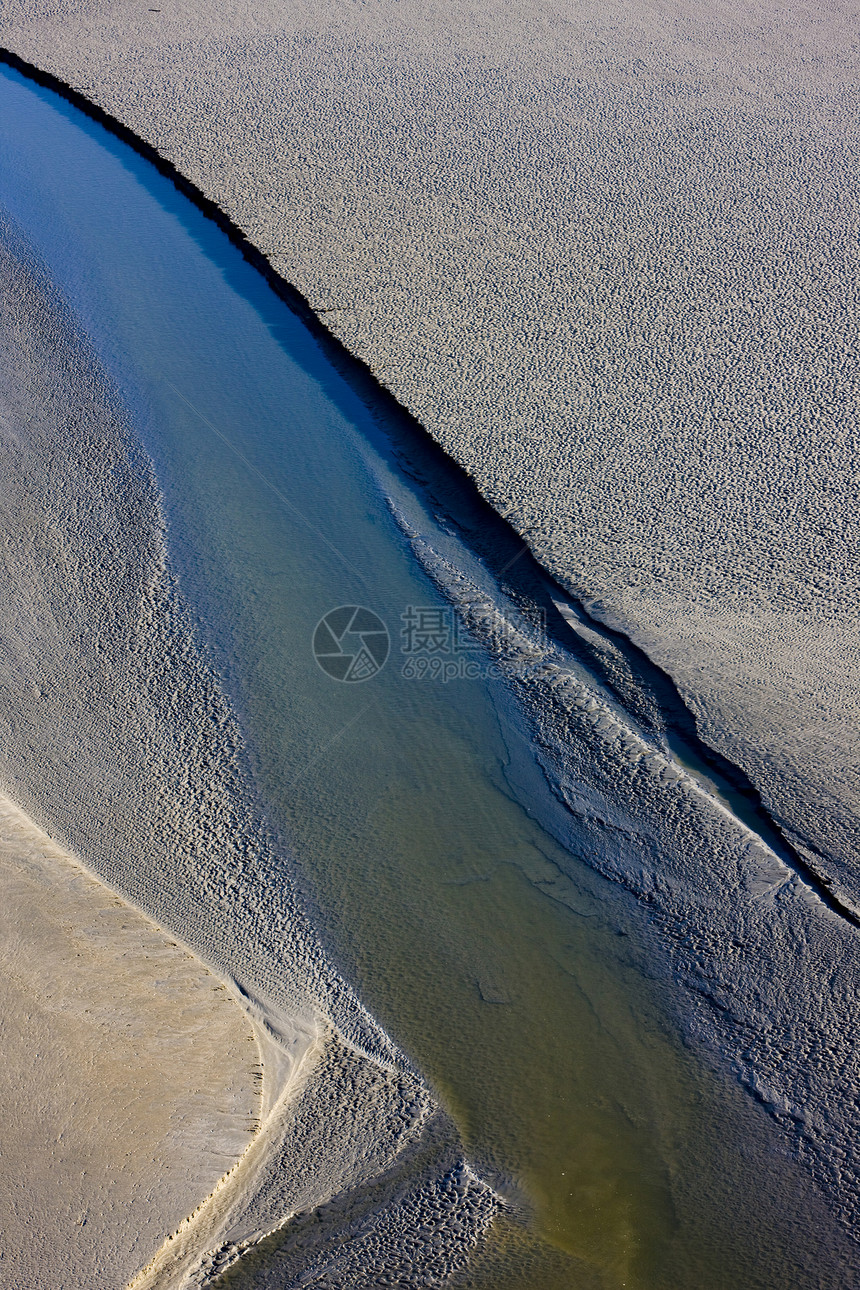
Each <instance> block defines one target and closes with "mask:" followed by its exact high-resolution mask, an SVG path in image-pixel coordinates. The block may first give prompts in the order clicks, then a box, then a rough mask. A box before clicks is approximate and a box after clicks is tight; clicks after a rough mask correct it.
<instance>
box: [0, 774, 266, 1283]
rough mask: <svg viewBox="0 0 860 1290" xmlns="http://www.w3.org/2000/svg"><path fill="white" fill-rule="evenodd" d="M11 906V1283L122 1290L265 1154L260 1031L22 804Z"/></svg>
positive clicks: (0, 1022) (11, 860)
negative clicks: (227, 1179)
mask: <svg viewBox="0 0 860 1290" xmlns="http://www.w3.org/2000/svg"><path fill="white" fill-rule="evenodd" d="M0 891H2V900H0V963H2V970H0V1028H2V1052H3V1061H2V1063H0V1104H2V1106H3V1133H2V1138H0V1153H2V1171H3V1177H4V1186H3V1188H2V1189H0V1231H2V1233H3V1238H2V1261H0V1284H2V1285H5V1286H10V1287H15V1290H37V1288H40V1287H44V1286H52V1287H56V1290H60V1288H61V1287H65V1286H68V1287H81V1286H85V1285H92V1286H95V1285H99V1286H104V1287H113V1286H117V1287H118V1286H122V1285H124V1284H125V1283H126V1282H127V1281H128V1280H129V1279H130V1278H131V1277H132V1276H133V1275H134V1274H135V1273H136V1272H137V1270H138V1269H139V1268H140V1266H141V1265H142V1264H143V1263H145V1262H146V1261H147V1260H148V1259H149V1258H150V1257H151V1256H152V1254H153V1253H154V1251H155V1250H156V1249H157V1248H158V1246H160V1244H161V1242H162V1240H163V1238H164V1236H165V1235H166V1234H167V1233H168V1232H170V1231H172V1230H173V1229H175V1228H176V1227H177V1226H178V1224H179V1223H180V1222H181V1221H182V1219H183V1218H185V1216H186V1215H187V1214H188V1213H189V1212H190V1211H191V1210H193V1209H194V1208H196V1206H197V1205H198V1204H199V1203H200V1201H201V1199H202V1198H203V1197H205V1196H207V1195H208V1194H209V1193H210V1192H211V1191H212V1190H213V1188H214V1187H215V1186H216V1184H217V1183H218V1180H219V1179H220V1178H221V1177H222V1175H223V1174H224V1173H225V1172H226V1171H228V1170H230V1169H232V1167H233V1166H234V1164H235V1162H236V1160H237V1159H238V1157H239V1156H241V1155H242V1153H243V1152H244V1151H245V1149H246V1147H247V1145H248V1143H249V1142H250V1141H251V1139H252V1137H253V1133H254V1129H255V1126H256V1123H257V1117H258V1115H259V1110H260V1082H259V1078H260V1077H259V1070H260V1053H259V1049H258V1045H257V1042H256V1040H255V1036H254V1032H253V1029H252V1027H251V1025H250V1023H249V1021H248V1019H247V1017H246V1016H245V1015H244V1014H243V1012H242V1011H241V1009H240V1008H239V1007H238V1005H237V1004H236V1002H235V1000H234V999H233V998H232V996H231V995H230V993H229V992H228V990H227V988H226V987H225V986H224V984H223V983H221V982H220V981H219V980H218V979H217V978H216V977H214V976H213V975H212V974H211V973H210V972H209V971H208V970H207V969H206V968H205V967H204V966H203V964H202V963H200V961H199V960H198V959H195V958H194V957H192V956H191V955H190V954H188V953H187V952H186V951H185V950H184V949H182V948H181V946H179V945H177V943H176V942H175V941H173V940H172V939H171V938H170V937H169V936H168V935H166V934H165V933H164V932H162V931H161V930H160V929H159V928H158V927H156V926H155V924H153V923H152V922H150V921H149V920H148V919H147V918H145V917H144V916H143V915H142V914H140V913H138V912H137V911H136V910H134V909H132V908H131V907H130V906H129V905H128V904H126V903H125V902H124V901H122V900H120V899H119V898H118V897H117V896H115V895H114V894H113V893H112V892H111V891H110V890H109V889H108V888H107V887H105V886H103V885H102V884H101V883H99V882H97V881H96V880H95V879H94V878H92V877H91V876H90V875H89V874H88V873H87V872H86V870H85V869H83V868H82V867H81V865H80V864H79V863H78V862H77V861H76V860H75V859H74V858H73V857H72V856H70V855H69V854H68V853H67V852H65V851H63V850H62V849H61V848H60V847H58V846H56V845H55V844H54V843H53V842H52V841H51V840H50V838H48V837H47V836H46V835H45V834H44V833H43V832H42V831H41V830H40V829H38V828H37V827H36V826H35V825H34V824H33V823H32V822H31V821H30V820H29V819H28V818H27V817H26V816H25V815H24V814H23V813H22V812H21V811H19V810H18V809H17V808H16V807H15V806H14V805H13V804H12V803H11V802H9V801H8V799H6V798H0Z"/></svg>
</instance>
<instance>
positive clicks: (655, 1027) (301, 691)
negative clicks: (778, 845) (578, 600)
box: [0, 73, 842, 1290]
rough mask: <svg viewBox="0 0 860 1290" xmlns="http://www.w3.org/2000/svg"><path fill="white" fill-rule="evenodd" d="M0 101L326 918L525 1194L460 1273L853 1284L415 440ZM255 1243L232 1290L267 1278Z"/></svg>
mask: <svg viewBox="0 0 860 1290" xmlns="http://www.w3.org/2000/svg"><path fill="white" fill-rule="evenodd" d="M0 106H2V116H0V120H2V126H0V160H2V178H0V203H2V205H3V206H4V207H5V209H6V210H7V211H8V212H9V214H10V215H11V217H12V218H13V219H14V220H15V221H16V223H17V224H18V226H19V227H20V228H21V229H23V230H24V232H25V233H26V236H27V237H28V239H29V240H30V241H31V243H32V244H33V246H34V247H35V249H36V251H37V253H38V254H39V256H40V257H41V258H42V260H43V261H44V262H45V264H46V265H47V266H48V269H49V272H50V274H51V277H52V279H53V281H54V282H55V284H56V286H57V288H58V290H59V291H60V292H61V293H62V295H63V296H64V297H65V298H66V300H68V301H69V302H70V304H71V306H72V308H73V309H74V311H75V313H76V314H77V316H78V317H79V318H80V320H81V322H82V325H83V327H84V329H85V331H86V332H87V334H88V335H89V337H90V338H91V340H92V342H93V344H94V346H95V348H96V350H97V352H98V354H99V356H100V358H101V360H102V362H103V364H104V365H105V367H106V368H107V370H108V371H109V372H110V374H111V376H112V378H113V379H114V381H115V382H116V383H117V385H118V387H119V388H120V390H121V392H122V394H123V397H124V399H125V401H126V403H127V405H128V407H129V408H130V410H131V413H132V416H133V418H134V424H135V427H136V430H137V433H138V434H139V435H140V438H141V441H142V443H143V444H144V446H145V448H146V450H147V452H148V453H149V454H150V455H151V457H152V459H153V462H154V463H155V470H156V476H157V479H158V483H159V486H160V488H161V490H162V493H163V497H164V508H165V513H166V517H167V522H168V543H169V549H170V555H171V560H172V562H173V567H174V569H175V571H176V573H177V575H178V578H179V583H180V587H181V589H182V591H183V593H184V595H185V597H186V599H187V601H188V602H189V603H190V605H191V607H192V609H193V611H194V613H195V615H196V619H197V627H198V632H199V636H200V639H201V641H203V642H205V644H206V646H207V647H208V649H209V650H210V652H211V655H212V658H213V659H214V660H215V663H216V666H217V669H218V671H219V672H220V675H221V676H222V678H223V681H224V685H225V688H226V691H227V693H228V695H229V696H230V698H231V700H232V702H233V704H234V707H235V709H236V711H237V713H238V716H239V721H240V725H241V727H242V730H243V733H244V735H245V738H246V740H247V744H248V756H249V761H250V764H251V767H252V770H253V774H254V777H255V780H256V784H257V786H258V788H259V791H260V794H261V797H262V800H263V802H264V804H265V806H266V809H267V811H268V814H269V817H270V819H271V821H272V823H273V825H274V826H275V827H276V828H277V829H278V830H279V831H280V832H281V834H282V836H283V838H284V842H285V846H286V847H288V848H289V850H290V853H291V854H292V855H293V856H294V858H295V863H296V867H297V872H298V876H299V880H300V882H301V883H302V884H303V886H304V889H305V893H306V898H307V900H308V902H309V904H310V906H311V908H312V909H313V910H314V914H315V921H316V922H317V924H318V926H319V928H320V931H321V935H322V937H323V939H324V941H325V943H326V945H327V947H328V949H329V950H330V952H331V953H332V954H333V956H334V957H335V959H336V961H337V962H338V964H339V965H340V966H341V967H342V969H343V970H344V972H345V974H346V975H347V977H348V978H349V979H350V980H351V981H352V982H353V983H354V984H355V985H356V986H357V988H358V990H359V993H360V994H361V996H362V997H363V999H364V1000H365V1002H366V1003H367V1004H368V1005H369V1006H370V1008H371V1011H373V1012H374V1013H375V1015H376V1016H378V1017H379V1019H380V1020H381V1022H382V1023H383V1025H384V1026H385V1027H386V1028H387V1030H388V1031H389V1032H390V1033H391V1034H392V1035H393V1036H394V1037H395V1038H396V1039H397V1041H398V1042H399V1043H400V1044H401V1045H402V1046H403V1047H404V1049H405V1050H406V1051H407V1052H408V1053H409V1055H410V1056H411V1057H412V1058H413V1060H414V1061H415V1063H416V1065H417V1066H418V1068H419V1069H420V1070H421V1071H422V1072H423V1073H424V1075H425V1076H426V1077H427V1078H428V1079H429V1080H430V1082H431V1084H432V1086H433V1088H434V1089H435V1090H436V1092H437V1093H438V1094H439V1096H440V1097H441V1099H442V1100H443V1102H444V1104H445V1105H446V1107H447V1108H448V1109H449V1110H450V1112H451V1113H452V1115H453V1116H454V1118H455V1121H456V1123H457V1125H458V1126H459V1129H460V1131H461V1133H462V1135H463V1139H464V1142H465V1144H466V1147H467V1151H468V1152H469V1154H470V1156H471V1158H472V1159H473V1161H474V1162H475V1164H476V1166H477V1168H478V1169H479V1170H480V1171H482V1172H483V1173H484V1175H485V1176H487V1177H488V1178H489V1179H490V1181H491V1182H492V1183H493V1184H494V1185H495V1186H496V1187H497V1188H498V1189H499V1190H500V1191H501V1192H502V1193H503V1194H505V1195H507V1196H508V1197H509V1198H510V1200H511V1202H512V1207H513V1208H512V1216H511V1217H510V1218H509V1219H506V1220H505V1221H504V1222H503V1223H501V1224H499V1225H498V1227H497V1230H496V1233H495V1235H494V1236H493V1237H492V1238H491V1240H490V1242H489V1243H488V1246H487V1248H486V1249H484V1250H483V1251H482V1252H481V1254H480V1256H479V1258H478V1259H476V1261H475V1264H474V1267H473V1270H472V1272H471V1273H470V1274H469V1279H468V1280H469V1283H470V1284H480V1285H486V1286H493V1287H498V1288H500V1287H502V1286H503V1285H511V1286H513V1285H518V1286H524V1285H528V1286H534V1287H535V1290H538V1288H539V1287H556V1286H558V1287H571V1286H580V1285H581V1286H590V1285H600V1286H607V1287H611V1286H620V1285H626V1286H637V1287H642V1288H643V1290H644V1288H645V1287H661V1286H667V1287H668V1286H673V1287H683V1286H690V1287H692V1286H696V1287H700V1286H713V1287H718V1286H726V1287H728V1286H738V1285H744V1286H750V1287H753V1286H773V1287H776V1286H785V1285H788V1284H790V1285H792V1286H798V1287H802V1286H805V1285H809V1286H812V1285H829V1284H834V1285H836V1284H839V1280H840V1275H841V1274H840V1270H839V1269H840V1266H841V1262H840V1261H841V1258H842V1253H841V1247H842V1238H841V1237H840V1235H839V1232H838V1230H837V1229H835V1227H834V1226H833V1224H832V1222H831V1220H830V1219H829V1218H828V1216H827V1214H826V1211H825V1210H824V1207H823V1205H822V1204H821V1203H820V1201H818V1200H817V1199H816V1198H815V1197H814V1196H813V1194H812V1190H811V1187H810V1185H809V1183H808V1182H807V1180H806V1175H805V1174H804V1173H802V1172H801V1171H800V1170H799V1169H798V1168H797V1167H796V1166H794V1165H793V1164H792V1162H791V1160H790V1158H789V1154H788V1148H787V1146H786V1144H785V1142H784V1140H783V1138H782V1136H781V1134H780V1132H779V1130H778V1129H777V1127H776V1126H775V1124H774V1123H773V1121H772V1120H771V1119H770V1118H769V1117H768V1116H767V1115H766V1114H765V1112H764V1111H763V1110H762V1108H761V1107H759V1106H758V1105H756V1104H755V1103H753V1102H752V1101H751V1100H750V1099H749V1098H748V1097H747V1096H746V1095H745V1094H743V1093H742V1092H741V1090H740V1089H739V1088H738V1087H737V1086H736V1085H735V1084H734V1083H733V1082H732V1080H731V1079H730V1078H729V1077H728V1075H725V1076H724V1075H722V1074H720V1073H719V1072H717V1071H716V1070H714V1069H711V1067H710V1066H709V1065H708V1064H707V1063H706V1062H705V1060H704V1059H702V1058H700V1057H699V1056H697V1055H696V1054H695V1053H694V1052H693V1051H692V1050H691V1049H690V1048H688V1047H687V1046H686V1044H685V1042H684V1041H683V1039H682V1037H681V1034H680V1032H679V1029H678V1027H677V1024H676V1020H675V1017H676V1013H677V1010H678V995H677V991H676V989H675V987H674V986H673V984H672V980H671V976H670V973H669V970H668V967H667V965H666V961H665V959H664V957H663V951H662V949H661V947H660V942H659V940H658V938H657V937H656V935H655V933H654V930H653V928H652V926H651V925H650V923H649V921H648V918H647V913H646V911H645V910H644V909H642V908H641V907H640V906H639V905H638V904H637V903H636V901H635V900H634V899H633V898H632V897H631V896H630V894H629V893H628V892H627V891H625V890H624V889H623V888H622V887H620V886H618V885H617V884H613V883H611V882H609V881H608V880H607V879H606V878H603V877H601V876H600V875H599V874H598V873H596V872H594V870H593V868H592V867H590V865H589V864H588V863H587V861H588V854H589V848H590V846H591V841H590V838H591V834H590V833H587V832H585V831H583V832H582V834H581V838H580V842H581V851H582V856H583V858H582V860H579V859H577V856H576V851H577V846H576V841H577V835H576V824H575V821H574V820H573V819H572V817H570V815H569V814H568V813H565V812H563V809H562V807H561V806H560V805H559V803H558V801H557V800H556V798H555V797H554V796H553V795H552V794H551V792H550V791H549V788H548V786H547V782H546V780H545V778H544V777H543V775H542V774H541V773H540V772H539V771H538V769H537V766H536V763H535V760H534V757H533V755H532V748H531V746H530V742H529V737H528V733H527V731H528V728H527V725H526V723H525V722H524V720H523V718H522V717H521V715H520V713H519V710H518V708H517V705H516V703H515V701H514V699H513V697H512V696H511V695H510V694H509V692H508V691H507V689H506V687H505V685H504V683H503V681H502V679H501V677H500V675H499V673H498V671H497V669H495V668H494V667H493V665H492V663H491V660H490V657H489V655H488V654H486V653H485V652H484V651H482V650H481V648H480V647H479V646H478V645H477V644H476V642H474V641H472V640H470V638H468V636H467V635H466V634H465V633H464V631H463V629H462V626H461V625H459V624H458V622H457V620H456V617H455V614H454V611H453V610H452V608H451V606H450V603H449V601H448V600H446V599H445V598H444V597H443V596H442V595H441V594H440V592H439V590H438V589H437V587H436V586H434V584H433V583H432V582H431V581H430V579H429V578H428V577H427V575H426V573H425V572H424V570H423V569H422V567H421V565H420V563H419V562H418V561H417V560H416V558H415V555H414V552H413V550H412V548H411V546H410V544H409V542H408V541H407V539H406V537H405V536H404V532H403V526H402V525H399V524H398V523H397V521H396V518H395V516H394V515H393V514H392V504H393V505H394V507H396V508H397V509H398V510H400V511H404V512H406V513H407V514H408V516H409V520H410V523H411V524H412V525H413V526H419V527H420V529H421V532H422V533H423V534H425V535H428V536H429V537H430V538H431V539H432V540H433V542H434V543H435V544H436V545H437V547H438V549H439V550H441V551H444V552H445V553H446V555H447V556H448V558H450V559H452V560H454V561H456V562H458V564H459V565H460V566H461V567H462V568H464V569H466V570H468V571H469V572H470V573H471V574H472V575H473V576H474V577H475V579H477V580H478V581H480V582H481V583H482V585H484V586H485V587H486V588H487V594H488V595H489V596H492V595H494V594H495V591H494V587H493V580H492V579H491V578H490V577H489V576H488V575H487V573H486V570H485V569H484V567H483V566H482V565H481V564H480V562H478V561H477V560H476V559H475V557H474V555H473V554H472V553H471V552H470V551H469V550H468V549H467V548H466V547H465V546H464V545H463V543H462V541H461V539H460V537H459V536H458V534H457V532H456V531H455V530H453V529H452V528H451V527H450V525H448V526H447V527H446V526H444V525H440V522H439V520H438V518H437V515H436V508H435V507H434V505H433V503H432V501H431V500H430V494H428V492H427V491H426V490H425V489H423V488H422V486H421V485H420V484H417V483H415V482H414V481H412V480H411V479H410V478H409V476H408V474H407V473H405V472H404V471H403V469H401V459H402V456H403V454H404V453H407V454H408V451H409V443H408V438H407V437H404V434H403V433H401V429H400V428H399V427H398V426H397V424H395V423H393V422H391V423H385V422H384V420H383V421H380V414H378V415H376V416H374V415H373V414H372V413H371V412H370V411H369V410H368V409H367V408H366V407H365V406H364V404H363V403H362V402H361V400H360V399H359V398H358V397H357V395H356V394H355V392H354V391H353V390H352V389H351V387H350V385H349V384H348V383H347V381H346V380H345V379H344V378H343V377H342V376H341V375H339V374H338V373H337V372H336V371H335V370H334V368H333V367H332V366H331V363H330V362H329V361H328V359H327V358H326V357H325V355H324V354H323V353H322V352H321V351H320V348H319V346H318V345H317V343H316V342H315V341H314V339H313V338H312V337H311V336H310V335H309V334H308V333H307V331H306V330H305V329H304V327H303V326H302V325H301V324H300V323H299V322H298V321H297V320H296V319H295V317H294V316H293V315H292V314H291V313H290V312H289V310H288V309H287V308H286V307H285V306H284V305H283V304H282V303H281V302H279V301H278V300H277V298H276V297H275V296H274V295H273V294H272V292H271V291H270V290H269V288H268V287H267V286H266V284H265V283H264V282H263V281H262V280H261V279H260V278H259V276H258V275H257V274H256V273H255V272H254V271H253V270H252V269H251V268H250V267H249V266H248V265H247V264H246V263H245V262H244V261H243V260H242V258H241V256H240V255H239V253H238V252H237V251H236V250H235V249H234V248H233V247H231V246H230V244H229V243H228V242H227V240H226V239H225V238H224V237H223V235H222V234H221V233H219V231H218V230H217V229H216V228H215V227H214V226H213V225H212V224H210V223H209V222H207V221H206V220H205V219H204V218H203V217H202V216H201V215H200V214H199V213H198V212H197V211H196V210H195V209H194V208H193V207H192V206H191V205H190V204H189V203H188V202H187V201H186V200H185V199H184V198H182V197H181V196H180V195H179V194H178V193H176V191H175V190H174V189H173V188H172V187H171V185H170V184H169V183H168V182H167V181H166V180H164V179H162V178H161V177H160V176H159V175H158V174H157V173H155V171H154V170H153V169H152V168H151V167H150V166H149V165H148V164H147V163H145V162H144V161H142V160H140V159H139V158H137V157H136V156H135V155H134V154H133V153H131V152H130V151H129V150H128V149H127V148H125V147H124V146H123V145H121V144H119V143H118V142H116V141H115V140H113V139H112V138H111V137H110V136H109V135H108V134H106V133H105V132H104V131H103V130H102V129H101V128H100V127H98V126H95V125H93V124H92V123H91V122H89V121H87V120H86V119H85V118H82V117H81V116H80V114H78V113H77V112H76V111H75V110H74V109H72V108H70V107H68V106H67V105H65V104H63V103H62V102H61V101H59V100H57V99H55V98H54V97H53V96H51V95H50V94H49V93H47V92H45V91H41V90H38V89H36V88H34V87H32V86H30V85H28V84H26V83H25V82H24V81H22V80H21V79H20V78H19V77H17V75H15V74H12V73H7V74H4V75H3V76H2V78H0ZM390 444H394V445H395V446H396V447H397V452H393V451H392V450H391V447H390V446H389V445H390ZM398 454H399V456H398ZM432 484H433V481H432V480H431V492H432ZM344 605H346V606H353V605H361V606H366V607H367V608H368V609H369V610H371V611H373V613H374V614H376V615H378V616H379V617H380V618H381V619H382V621H383V623H384V624H385V626H386V628H387V630H388V633H389V646H390V650H389V655H388V657H387V660H386V662H385V665H384V666H383V667H382V669H381V670H380V671H379V672H378V673H377V674H375V675H372V676H370V677H369V679H367V680H366V681H364V682H360V683H354V684H351V683H341V682H338V681H336V680H334V679H332V677H331V676H330V675H328V674H327V673H326V672H325V671H324V670H323V669H322V668H321V667H320V666H319V665H318V663H317V661H316V660H315V658H314V654H313V650H312V639H313V636H314V630H315V627H316V625H317V623H318V622H319V621H320V620H321V619H322V618H323V616H324V615H326V614H328V613H329V612H330V611H332V610H334V609H336V608H337V607H338V606H344ZM419 620H420V627H421V630H422V631H423V632H424V634H425V640H424V648H423V649H419V650H418V651H417V652H410V650H411V649H412V647H413V646H415V645H416V641H417V638H416V634H415V631H416V623H419ZM404 633H405V634H404ZM421 660H423V663H422V661H421ZM377 661H378V660H377ZM443 664H445V665H448V667H449V679H448V680H447V681H443V680H441V679H439V677H438V675H437V673H438V669H439V668H441V667H442V665H443ZM454 667H456V670H457V675H456V676H455V675H450V671H451V670H452V669H453V668H454ZM370 670H373V669H372V667H371V668H370ZM422 675H423V676H424V679H415V678H416V677H421V676H422ZM434 678H435V679H434ZM561 815H563V816H564V820H563V821H561V819H560V816H561ZM559 836H564V837H565V838H566V839H567V840H568V845H567V846H566V847H563V846H562V845H561V844H560V842H559V841H558V840H557V838H558V837H559ZM149 912H151V913H152V915H153V916H154V917H155V918H158V917H159V913H160V911H159V908H158V907H157V904H154V905H153V907H152V908H151V910H150V911H149ZM682 1005H683V1001H682ZM275 1244H277V1242H275ZM264 1254H265V1251H261V1252H260V1256H261V1257H260V1260H258V1263H257V1264H256V1265H255V1267H254V1269H253V1270H252V1271H249V1272H247V1273H243V1272H242V1269H241V1265H240V1267H239V1268H238V1269H236V1270H235V1271H234V1272H233V1273H232V1274H230V1280H231V1282H232V1281H235V1280H237V1279H239V1280H241V1279H242V1277H243V1276H244V1277H245V1278H246V1279H248V1280H250V1281H251V1282H253V1283H257V1282H259V1283H261V1284H262V1283H264V1282H265V1283H267V1284H268V1283H271V1284H277V1282H276V1281H274V1280H273V1281H271V1282H268V1281H266V1276H267V1273H266V1271H265V1266H263V1265H264V1264H265V1259H264V1258H263V1257H262V1256H263V1255H264ZM275 1254H276V1251H275V1250H274V1249H273V1251H272V1257H273V1258H274V1257H275ZM272 1275H275V1274H272Z"/></svg>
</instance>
